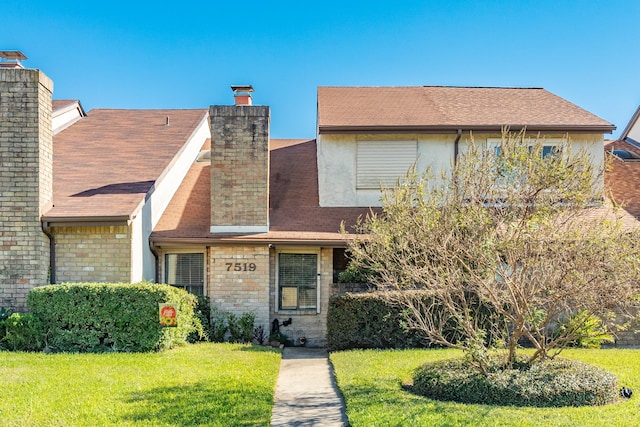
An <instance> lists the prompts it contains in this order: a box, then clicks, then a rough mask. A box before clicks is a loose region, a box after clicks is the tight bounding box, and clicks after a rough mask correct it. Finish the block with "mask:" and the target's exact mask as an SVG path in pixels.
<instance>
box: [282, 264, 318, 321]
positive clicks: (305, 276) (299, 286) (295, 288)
mask: <svg viewBox="0 0 640 427" xmlns="http://www.w3.org/2000/svg"><path fill="white" fill-rule="evenodd" d="M318 260H319V257H318V254H317V253H315V252H313V253H312V252H308V253H305V252H293V251H292V252H279V253H278V300H279V301H278V309H279V310H305V309H315V310H317V309H318V291H319V286H318Z"/></svg>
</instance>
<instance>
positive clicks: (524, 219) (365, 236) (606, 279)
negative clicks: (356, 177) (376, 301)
mask: <svg viewBox="0 0 640 427" xmlns="http://www.w3.org/2000/svg"><path fill="white" fill-rule="evenodd" d="M602 173H603V170H602V168H600V167H598V166H596V165H594V163H593V161H592V159H591V158H590V156H589V154H588V152H587V151H585V150H577V149H575V148H574V147H573V146H572V144H571V143H570V141H569V140H568V139H566V140H564V141H563V142H562V143H561V144H560V145H556V146H555V147H553V148H552V149H551V148H548V146H545V145H544V144H543V141H542V140H541V139H539V138H533V139H532V138H528V137H527V136H526V134H525V133H524V131H523V132H520V133H517V134H513V133H509V132H507V131H504V132H503V136H502V140H501V141H500V144H499V145H496V146H495V147H486V146H480V145H479V144H476V143H475V142H474V140H473V138H471V140H470V141H469V145H468V148H467V149H466V150H465V151H464V152H463V153H462V154H461V155H460V156H459V159H458V161H457V163H456V164H455V165H453V166H452V168H451V170H450V171H447V172H445V173H442V174H441V175H440V176H438V177H435V176H433V175H432V174H431V172H430V171H426V172H424V173H418V172H417V171H415V170H412V171H411V172H410V173H408V174H407V176H406V177H405V178H404V179H402V180H400V181H399V182H398V184H397V185H396V186H395V187H394V188H390V189H385V190H384V191H383V208H382V210H381V212H380V213H379V214H373V213H372V214H370V215H369V216H368V217H367V218H366V219H364V220H363V221H362V222H361V223H360V224H359V225H358V226H357V227H356V228H357V231H358V234H357V236H356V238H355V239H354V240H353V241H352V243H351V245H350V248H349V250H350V253H351V257H352V262H353V263H355V265H356V266H358V267H360V268H362V269H366V270H368V271H370V272H371V273H372V275H371V280H372V282H373V284H375V285H376V286H377V287H378V288H379V289H380V290H385V291H389V292H387V293H386V295H388V297H389V298H390V299H393V300H394V301H395V302H399V303H401V304H403V305H404V306H405V307H406V308H407V311H408V313H409V315H408V319H407V321H408V324H409V326H410V327H411V328H415V329H418V330H420V331H422V332H423V333H424V334H425V335H426V336H427V338H428V339H429V340H430V341H431V342H433V343H434V344H438V345H444V346H449V347H454V348H461V349H463V350H465V351H466V352H467V354H468V355H469V356H470V360H471V362H472V363H473V364H475V365H476V366H478V367H479V368H480V369H481V370H483V371H486V368H487V366H486V355H487V351H488V349H489V345H490V343H491V342H492V343H493V344H496V343H499V344H502V345H503V346H504V347H506V348H507V349H508V360H509V362H510V363H513V362H514V361H515V360H516V354H517V350H518V343H519V342H520V341H521V339H523V338H526V339H527V340H528V341H529V342H530V343H531V344H532V345H533V347H534V348H535V352H534V354H533V355H532V356H530V358H529V362H533V361H535V360H538V359H545V358H549V357H551V358H552V357H554V356H555V355H556V354H557V353H558V352H559V351H561V350H562V349H563V348H565V347H566V346H567V344H568V343H570V342H572V341H574V340H576V339H579V338H584V337H583V336H582V335H584V334H585V328H581V327H580V326H581V325H580V322H585V324H586V322H587V319H589V316H582V317H580V316H576V317H575V318H574V319H573V326H572V327H571V328H562V329H557V328H556V326H557V322H559V321H561V320H562V319H565V318H566V317H567V316H568V315H570V314H571V313H583V314H587V315H591V314H593V315H597V316H605V315H608V314H609V313H610V312H611V310H612V309H613V308H615V307H619V306H620V305H621V304H624V303H626V302H628V301H630V300H631V299H632V298H633V297H634V296H635V295H638V293H640V287H639V281H638V279H639V278H640V246H639V245H638V233H637V231H636V230H634V229H629V227H624V226H623V223H622V220H621V215H622V213H621V212H617V211H616V210H614V209H613V208H611V207H610V206H609V205H608V204H607V203H606V202H605V201H604V200H603V197H602V194H603V188H602ZM417 289H420V290H424V291H426V293H427V295H428V296H429V297H428V298H416V297H415V295H413V294H414V293H412V292H408V291H411V290H417ZM581 319H582V320H581ZM583 326H584V325H583ZM452 328H453V330H455V333H453V334H452V333H451V330H452ZM555 329H557V332H556V333H553V331H554V330H555ZM489 337H492V338H493V339H492V340H490V339H489Z"/></svg>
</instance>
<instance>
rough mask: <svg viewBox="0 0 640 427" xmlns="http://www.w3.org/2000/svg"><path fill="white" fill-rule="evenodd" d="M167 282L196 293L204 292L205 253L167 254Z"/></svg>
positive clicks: (165, 264)
mask: <svg viewBox="0 0 640 427" xmlns="http://www.w3.org/2000/svg"><path fill="white" fill-rule="evenodd" d="M164 260H165V263H164V266H165V276H164V277H165V282H167V283H168V284H169V285H172V286H176V287H178V288H182V289H185V290H187V291H188V292H191V293H192V294H196V295H203V294H204V254H203V253H175V254H166V255H165V257H164Z"/></svg>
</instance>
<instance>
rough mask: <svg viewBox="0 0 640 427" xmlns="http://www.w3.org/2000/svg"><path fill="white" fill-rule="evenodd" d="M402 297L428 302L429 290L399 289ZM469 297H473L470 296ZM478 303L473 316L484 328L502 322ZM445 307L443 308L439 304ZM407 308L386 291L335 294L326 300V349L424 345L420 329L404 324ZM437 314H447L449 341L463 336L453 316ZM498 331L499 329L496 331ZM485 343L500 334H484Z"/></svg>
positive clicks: (489, 328)
mask: <svg viewBox="0 0 640 427" xmlns="http://www.w3.org/2000/svg"><path fill="white" fill-rule="evenodd" d="M402 292H403V296H404V297H410V298H415V299H416V300H417V301H420V300H422V301H423V302H424V304H425V306H431V305H433V304H431V300H430V296H429V293H428V292H426V291H421V290H410V291H409V290H408V291H402ZM469 300H471V301H473V299H472V298H469ZM476 304H478V306H477V308H478V310H477V316H479V317H478V318H477V319H476V320H477V322H478V325H479V326H480V327H482V328H483V330H485V331H492V330H495V329H496V328H495V325H496V324H502V323H503V322H501V321H500V318H499V316H498V315H496V314H495V312H494V311H493V310H491V309H490V308H489V307H488V306H486V305H482V304H481V303H480V302H476ZM441 310H444V308H441ZM407 313H408V311H407V309H406V307H404V306H403V305H402V304H401V303H395V302H392V301H391V300H390V299H389V298H388V293H386V292H366V293H355V294H351V293H345V294H340V295H334V296H333V297H331V298H330V300H329V310H328V313H327V342H328V343H327V346H328V347H329V350H331V351H335V350H349V349H355V348H358V349H367V348H424V347H431V346H432V344H431V343H430V342H429V340H428V339H427V337H426V335H425V334H424V333H423V332H421V331H419V330H410V329H409V328H408V327H407V322H406V316H407ZM439 317H440V318H445V319H446V318H448V319H449V320H447V322H446V323H445V325H443V331H444V334H445V335H446V336H447V339H448V340H449V342H454V343H455V342H457V341H459V340H462V339H463V337H462V336H461V335H460V332H459V331H458V326H457V325H456V323H455V322H454V319H453V317H450V316H446V315H445V314H444V313H442V314H441V315H440V316H439ZM498 333H499V332H498ZM485 336H486V338H485V341H486V343H485V344H486V345H491V343H492V342H496V341H497V340H499V339H500V338H501V337H500V336H495V335H492V334H489V333H486V334H485Z"/></svg>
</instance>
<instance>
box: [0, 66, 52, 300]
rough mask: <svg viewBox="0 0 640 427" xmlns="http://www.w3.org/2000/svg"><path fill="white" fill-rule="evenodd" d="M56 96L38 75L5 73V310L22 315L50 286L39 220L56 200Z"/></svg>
mask: <svg viewBox="0 0 640 427" xmlns="http://www.w3.org/2000/svg"><path fill="white" fill-rule="evenodd" d="M52 92H53V83H52V81H51V80H50V79H49V78H48V77H47V76H46V75H45V74H44V73H42V72H41V71H39V70H28V69H20V68H17V69H0V306H4V307H11V308H14V309H17V310H24V309H25V308H26V296H27V293H28V291H29V290H30V289H31V288H33V287H35V286H41V285H45V284H47V282H48V267H49V239H48V238H47V236H46V235H45V234H44V232H43V231H42V226H41V222H40V218H41V215H42V213H43V212H44V211H45V210H47V209H48V207H49V206H50V205H51V201H52V197H53V160H52V159H53V136H52V128H51V109H52V107H51V95H52Z"/></svg>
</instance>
